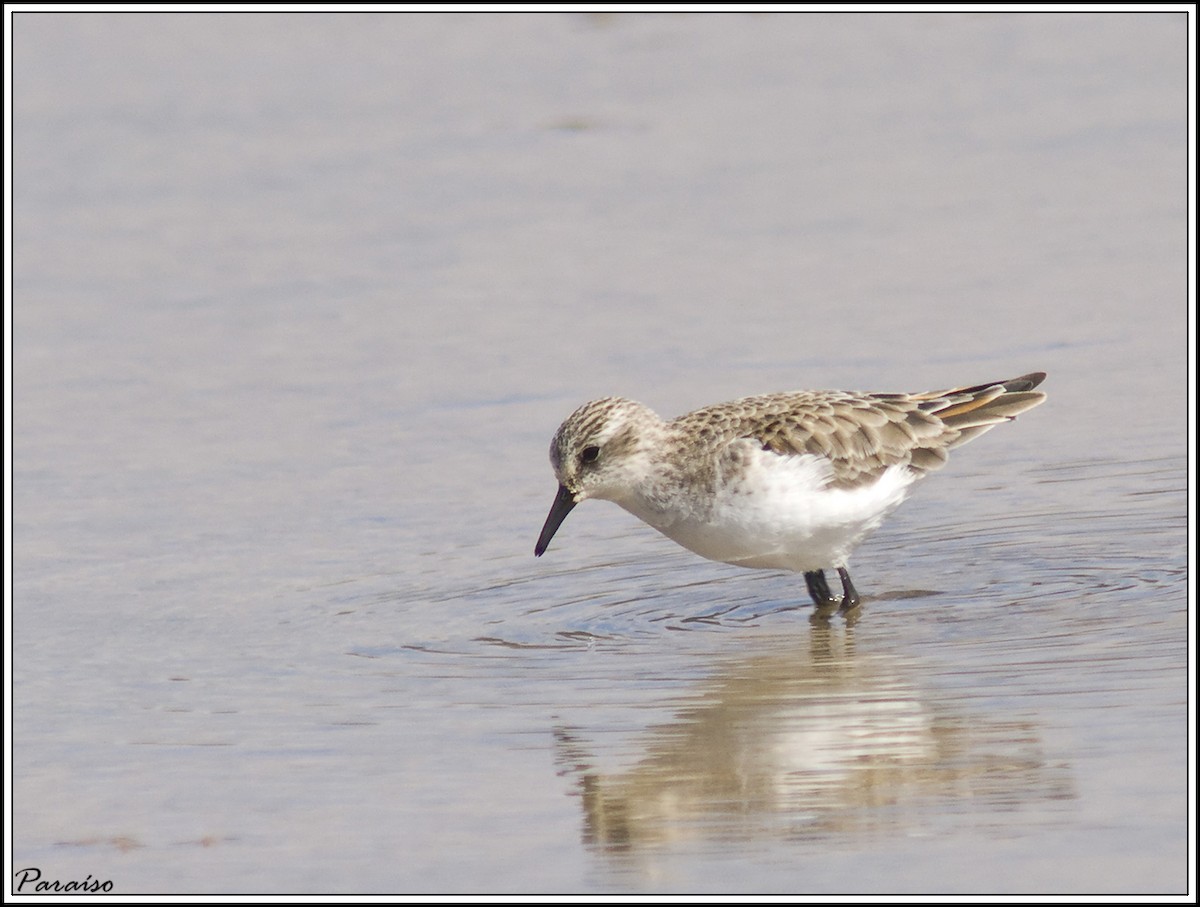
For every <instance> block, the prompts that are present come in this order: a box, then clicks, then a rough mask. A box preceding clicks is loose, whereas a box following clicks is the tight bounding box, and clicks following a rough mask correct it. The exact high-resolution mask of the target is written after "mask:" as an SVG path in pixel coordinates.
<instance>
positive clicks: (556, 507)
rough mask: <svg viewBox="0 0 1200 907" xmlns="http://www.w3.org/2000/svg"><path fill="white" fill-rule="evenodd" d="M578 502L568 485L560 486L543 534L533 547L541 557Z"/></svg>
mask: <svg viewBox="0 0 1200 907" xmlns="http://www.w3.org/2000/svg"><path fill="white" fill-rule="evenodd" d="M576 503H578V502H577V501H576V500H575V495H573V494H571V492H570V491H568V490H567V486H566V485H559V486H558V496H557V497H555V499H554V503H553V504H551V505H550V514H549V515H548V516H547V517H546V525H545V526H543V527H542V534H541V535H539V536H538V540H537V544H536V545H535V546H534V547H533V553H534V554H535V555H537V556H538V557H541V556H542V555H543V554H545V553H546V549H547V548H549V547H550V539H552V538H554V533H556V532H558V527H559V526H561V525H562V521H563V520H565V519H566V518H567V514H568V513H570V512H571V509H572V508H573V507H574V506H575V505H576Z"/></svg>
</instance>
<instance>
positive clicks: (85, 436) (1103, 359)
mask: <svg viewBox="0 0 1200 907" xmlns="http://www.w3.org/2000/svg"><path fill="white" fill-rule="evenodd" d="M1186 22H1187V20H1186V19H1185V18H1184V16H1183V15H1181V14H1138V15H1124V14H1105V15H1085V14H1079V15H857V16H839V15H802V16H801V15H793V16H784V17H773V16H732V15H730V16H706V15H701V16H695V15H693V16H649V15H636V16H571V15H507V16H499V15H457V16H454V15H419V16H415V15H363V14H358V15H316V14H307V15H245V14H243V15H181V14H180V15H132V14H125V15H88V14H70V15H63V14H56V15H44V14H29V13H23V14H17V15H16V16H15V19H14V41H13V52H14V53H13V56H14V59H13V73H14V80H13V84H14V104H15V116H14V141H13V154H14V191H13V197H14V225H15V236H14V269H15V273H14V307H13V321H14V343H13V356H14V359H13V361H14V370H13V375H14V392H13V399H14V418H13V422H14V444H13V457H14V466H13V564H14V576H13V586H12V588H13V592H12V598H13V600H12V611H13V645H12V649H13V651H12V655H13V661H12V664H13V683H14V686H13V731H14V746H13V759H14V769H13V845H12V850H13V860H14V863H13V868H14V870H20V869H23V868H28V867H36V868H37V869H38V870H39V871H40V872H41V873H42V876H43V878H45V879H60V880H71V879H83V878H84V877H85V876H88V875H90V876H91V877H92V878H93V879H102V880H111V881H112V882H113V886H114V891H117V892H120V893H123V894H133V893H150V892H159V893H210V894H211V893H236V892H241V893H272V892H335V893H336V892H340V893H389V892H392V893H420V892H446V893H455V892H458V893H463V892H467V893H501V892H520V893H538V892H561V893H605V892H611V893H619V892H651V893H654V892H745V893H761V892H778V893H792V892H795V893H814V894H819V893H856V892H860V893H861V892H865V893H871V892H880V893H886V892H933V893H938V892H948V893H953V892H960V893H975V892H978V893H988V892H997V893H1008V892H1048V893H1088V892H1091V893H1159V894H1182V893H1184V892H1185V891H1187V889H1188V884H1189V875H1188V865H1187V856H1188V853H1189V841H1188V830H1189V826H1188V814H1187V804H1188V739H1189V737H1188V731H1189V715H1190V713H1189V707H1188V689H1189V687H1188V675H1187V664H1188V639H1189V634H1190V630H1191V627H1190V625H1189V621H1188V607H1187V606H1188V599H1189V596H1188V590H1189V582H1190V578H1189V570H1188V545H1187V529H1188V523H1187V516H1188V509H1187V480H1188V466H1187V464H1188V460H1187V454H1188V444H1187V435H1186V428H1185V426H1186V419H1187V412H1188V410H1187V405H1188V400H1187V387H1188V383H1187V382H1188V378H1187V354H1188V351H1187V346H1186V342H1187V341H1186V338H1187V336H1188V321H1187V312H1188V296H1187V283H1186V276H1187V272H1186V260H1187V235H1186V223H1187V206H1186V201H1187V181H1186V176H1187V173H1186V160H1187V154H1186V152H1187V144H1186V139H1187V135H1186V102H1187V94H1186V89H1187V84H1186V37H1187V32H1186ZM1034 369H1044V370H1046V371H1048V372H1049V374H1050V377H1049V379H1048V380H1047V382H1046V385H1045V389H1046V390H1047V391H1048V393H1049V395H1050V397H1049V401H1048V402H1047V404H1046V405H1044V406H1043V407H1041V408H1039V409H1037V410H1035V411H1033V412H1031V413H1029V414H1027V415H1025V416H1023V417H1022V418H1021V419H1020V420H1019V421H1017V422H1016V423H1014V424H1013V425H1010V426H1003V427H1002V428H1000V429H998V430H997V431H995V432H993V433H991V434H989V435H988V436H987V437H986V438H984V439H982V440H980V441H979V442H977V443H976V444H972V445H971V446H970V447H969V448H964V449H962V450H960V451H956V453H955V456H954V458H953V459H952V461H951V465H950V466H949V467H948V468H947V469H946V470H944V471H943V472H941V473H940V474H938V475H937V476H935V477H934V478H932V479H930V480H929V481H928V482H927V483H925V484H924V485H922V486H921V487H920V488H919V489H918V490H917V492H916V494H915V495H914V496H913V498H912V499H911V500H910V501H909V502H908V503H907V504H906V505H905V506H904V507H903V508H901V509H900V510H899V511H898V512H897V513H896V514H895V515H894V516H893V518H892V519H891V521H890V522H889V523H888V524H887V526H885V527H884V528H883V529H882V530H881V531H880V532H879V533H877V535H876V536H875V537H874V538H872V539H871V540H869V541H868V543H867V544H866V545H864V546H863V547H862V548H861V549H860V550H859V553H858V557H857V559H856V562H855V574H854V575H855V579H856V581H857V583H858V585H859V588H860V590H861V591H862V592H863V593H864V594H865V595H866V596H867V597H868V602H867V605H866V608H865V611H864V614H863V616H862V618H861V620H859V621H858V622H857V623H856V624H853V625H850V626H847V625H846V623H845V622H844V621H842V620H840V619H839V620H835V621H833V622H832V623H830V624H829V625H827V626H822V625H819V624H813V623H811V622H810V620H809V617H810V614H811V609H810V607H809V604H808V601H807V595H806V594H805V592H804V588H803V581H802V580H800V579H799V578H798V577H794V576H790V575H785V574H779V573H773V572H765V571H742V570H737V569H735V568H732V567H727V566H723V565H719V564H713V563H709V562H706V561H703V560H701V559H699V558H697V557H695V556H694V555H691V554H689V553H688V552H686V551H683V550H681V549H678V548H676V547H675V546H673V545H672V544H671V543H670V542H668V541H666V540H665V539H662V538H660V537H658V536H657V535H655V534H654V533H653V532H652V531H651V530H649V529H648V528H646V527H644V526H642V525H640V524H639V523H637V521H635V520H634V519H633V518H632V517H630V516H628V515H627V514H624V513H623V512H622V511H620V510H619V509H618V508H616V507H613V506H611V505H606V504H589V505H587V506H583V507H580V508H579V509H578V510H577V511H576V512H575V513H573V514H572V515H571V517H570V519H569V520H568V521H567V523H566V524H564V526H563V528H562V530H561V531H560V532H559V535H558V536H557V537H556V539H555V541H554V545H553V547H552V549H551V551H550V552H549V553H548V554H547V555H546V556H545V557H543V558H542V559H540V560H535V559H534V558H533V556H532V549H533V543H534V540H535V538H536V535H537V531H538V529H539V528H540V526H541V523H542V520H543V518H544V517H545V513H546V510H547V509H548V508H549V505H550V501H551V498H552V495H553V492H554V480H553V478H552V475H551V472H550V468H549V465H548V463H547V460H546V448H547V445H548V443H549V439H550V435H551V434H552V433H553V431H554V429H555V427H556V426H557V425H558V423H559V421H560V420H561V419H562V418H563V417H564V416H565V415H566V414H567V413H569V412H570V411H571V410H572V409H573V408H574V407H575V406H576V405H577V404H578V403H580V402H582V401H584V400H586V399H589V398H591V397H594V396H600V395H603V394H610V393H621V394H626V395H628V396H632V397H635V398H638V399H641V400H644V401H645V402H647V403H648V404H650V405H651V406H653V407H655V408H656V409H658V410H659V411H660V412H662V413H663V414H665V415H673V414H676V413H678V412H682V411H685V410H687V409H690V408H693V407H695V406H699V405H702V404H705V403H711V402H716V401H719V400H722V399H728V398H731V397H735V396H741V395H744V394H750V393H756V392H762V391H773V390H784V389H795V388H802V387H848V388H857V389H863V390H874V391H901V390H904V391H907V390H925V389H929V388H933V387H944V386H947V385H950V384H955V383H975V382H979V381H984V380H991V379H996V378H1006V377H1009V376H1012V375H1016V374H1020V373H1022V372H1026V371H1031V370H1034ZM26 891H28V888H27V889H26Z"/></svg>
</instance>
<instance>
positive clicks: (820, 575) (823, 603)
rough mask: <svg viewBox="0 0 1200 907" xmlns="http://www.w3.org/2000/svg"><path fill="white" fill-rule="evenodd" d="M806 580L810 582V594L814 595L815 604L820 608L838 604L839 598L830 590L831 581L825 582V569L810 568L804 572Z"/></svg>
mask: <svg viewBox="0 0 1200 907" xmlns="http://www.w3.org/2000/svg"><path fill="white" fill-rule="evenodd" d="M804 582H806V583H807V584H808V594H809V595H811V596H812V600H813V604H814V605H816V606H817V607H818V608H829V607H830V606H832V605H836V604H837V599H836V598H834V597H833V594H832V593H831V592H830V591H829V583H827V582H825V571H824V570H809V571H808V572H807V573H805V574H804Z"/></svg>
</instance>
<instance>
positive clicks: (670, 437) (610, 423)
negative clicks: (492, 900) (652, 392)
mask: <svg viewBox="0 0 1200 907" xmlns="http://www.w3.org/2000/svg"><path fill="white" fill-rule="evenodd" d="M1044 378H1045V375H1044V374H1043V373H1041V372H1035V373H1032V374H1029V375H1023V376H1021V377H1020V378H1013V379H1010V380H1008V381H1000V382H992V383H988V384H979V385H974V386H971V387H963V388H954V389H951V390H944V391H933V392H930V393H923V394H863V393H852V392H846V391H796V392H792V393H780V394H765V395H762V396H756V397H745V398H742V399H740V400H733V401H731V402H728V403H719V404H716V405H713V406H706V407H703V408H701V409H698V410H695V411H694V412H690V413H687V414H686V415H683V416H680V417H678V418H676V419H673V420H671V421H669V422H664V421H663V420H661V419H660V418H659V417H658V416H657V415H656V414H655V413H654V412H653V411H652V410H650V409H649V408H648V407H646V406H644V405H642V404H640V403H637V402H635V401H633V400H627V399H625V398H622V397H605V398H603V399H600V400H593V401H592V402H590V403H585V404H584V405H583V406H581V407H579V409H577V410H576V411H575V412H574V413H572V414H571V415H570V416H569V417H568V418H567V420H566V421H565V422H563V424H562V425H561V426H560V427H559V429H558V431H557V432H556V433H555V435H554V439H553V441H552V442H551V445H550V461H551V465H552V466H553V467H554V472H555V475H556V477H557V478H558V480H559V495H558V498H557V499H556V500H555V504H554V507H552V509H551V511H550V515H549V516H548V517H547V519H546V525H545V526H544V527H543V530H542V534H541V537H540V538H539V539H538V544H537V546H536V548H535V553H537V554H539V555H540V554H542V553H543V552H544V551H545V550H546V546H547V545H548V544H549V542H550V539H551V537H552V536H553V535H554V533H555V531H556V530H557V528H558V526H559V525H560V524H561V522H562V520H563V518H565V517H566V515H567V513H568V512H570V510H571V508H572V507H574V506H575V504H577V503H579V502H580V501H582V500H584V499H585V498H589V497H593V498H600V499H603V500H610V501H614V502H615V503H617V504H619V505H620V506H622V507H624V508H625V509H626V510H628V511H629V512H631V513H633V514H634V515H635V516H637V517H639V518H640V519H642V520H643V521H645V522H646V523H648V524H650V525H651V526H653V527H654V528H656V529H658V530H659V531H660V532H662V533H663V534H664V535H666V536H668V537H669V538H671V539H674V540H675V541H676V542H678V543H679V544H681V545H683V546H684V547H686V548H689V549H691V550H692V551H695V552H697V553H698V554H701V555H703V556H705V557H708V558H712V559H713V560H720V561H726V562H728V563H734V564H740V565H743V566H751V567H771V568H781V569H789V570H795V571H798V572H803V573H805V575H806V579H807V580H808V585H809V591H810V593H811V594H812V596H813V598H814V600H815V601H817V604H818V605H819V606H825V607H827V606H829V605H830V604H831V603H834V602H835V600H834V599H832V598H831V597H830V596H829V594H828V587H827V586H825V581H824V576H823V573H821V571H823V569H825V568H827V567H833V568H837V569H838V571H839V574H840V575H841V577H842V582H843V589H844V593H845V594H844V596H843V598H842V599H841V603H842V604H843V605H848V604H851V603H857V596H856V595H855V594H854V591H853V586H852V585H851V583H850V580H849V574H848V572H847V571H846V569H845V568H846V561H847V559H848V557H849V554H850V551H851V550H852V549H853V548H854V546H855V545H857V544H858V542H860V541H861V540H862V538H863V537H864V536H865V535H866V534H867V533H869V532H870V531H871V530H872V529H874V528H875V527H877V526H878V525H879V523H880V522H882V520H883V518H884V517H885V516H886V515H887V514H888V513H889V512H891V510H892V509H893V508H895V507H896V506H897V505H899V504H900V502H901V501H902V500H903V499H904V497H905V495H906V494H907V489H908V486H909V485H911V484H912V482H914V481H915V480H916V479H917V478H920V477H921V476H923V475H925V474H926V473H928V472H930V471H932V470H935V469H938V468H940V467H941V466H943V465H944V464H945V462H946V459H947V456H948V452H949V451H950V450H952V449H953V448H955V447H957V446H959V445H961V444H964V443H966V442H967V441H969V440H972V439H973V438H975V437H978V436H979V435H980V434H982V433H983V432H985V431H988V430H989V429H991V428H993V427H994V426H996V425H999V424H1000V423H1001V422H1008V421H1011V420H1012V419H1013V418H1014V417H1015V416H1017V415H1018V414H1019V413H1022V412H1024V411H1025V410H1027V409H1031V408H1032V407H1034V406H1037V405H1038V404H1039V403H1041V402H1042V401H1043V400H1044V399H1045V394H1043V393H1042V392H1040V391H1035V390H1034V388H1035V387H1037V385H1038V384H1040V383H1041V381H1042V380H1043V379H1044ZM852 598H853V602H852V601H851V599H852Z"/></svg>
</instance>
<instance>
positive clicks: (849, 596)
mask: <svg viewBox="0 0 1200 907" xmlns="http://www.w3.org/2000/svg"><path fill="white" fill-rule="evenodd" d="M806 575H807V574H806ZM838 576H840V577H841V578H842V608H841V609H842V610H843V611H849V610H850V609H851V608H857V607H858V605H859V604H860V602H861V599H860V598H859V597H858V590H857V589H855V588H854V583H852V582H850V571H849V570H847V569H846V568H845V567H838ZM809 591H810V592H811V591H812V587H811V586H810V587H809ZM828 591H829V587H828V586H826V592H828Z"/></svg>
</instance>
